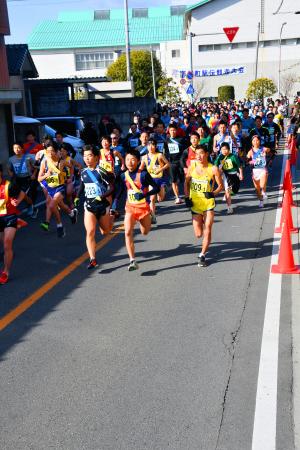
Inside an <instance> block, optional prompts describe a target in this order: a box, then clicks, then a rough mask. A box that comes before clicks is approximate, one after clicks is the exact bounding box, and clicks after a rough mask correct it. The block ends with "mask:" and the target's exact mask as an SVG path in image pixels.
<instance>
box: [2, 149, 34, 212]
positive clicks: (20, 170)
mask: <svg viewBox="0 0 300 450" xmlns="http://www.w3.org/2000/svg"><path fill="white" fill-rule="evenodd" d="M13 152H14V156H11V157H10V158H9V160H8V173H9V176H10V178H11V179H12V180H13V181H14V182H15V183H16V184H17V186H19V188H20V190H21V191H23V192H24V194H25V195H24V200H25V202H26V203H27V204H28V205H29V208H28V211H27V214H28V216H30V217H32V218H33V219H36V218H37V214H38V209H37V208H35V207H34V203H35V201H36V197H37V181H36V176H37V169H36V168H35V158H34V155H31V154H29V153H25V152H24V150H23V148H22V146H21V144H19V143H15V144H14V145H13Z"/></svg>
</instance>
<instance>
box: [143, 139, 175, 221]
mask: <svg viewBox="0 0 300 450" xmlns="http://www.w3.org/2000/svg"><path fill="white" fill-rule="evenodd" d="M169 167H170V163H169V161H168V160H167V159H166V157H165V155H163V154H162V153H160V152H159V151H158V150H157V142H156V140H155V139H153V138H150V139H149V141H148V154H147V155H144V156H143V158H142V162H141V170H144V169H147V171H148V172H149V174H150V175H151V176H152V178H153V179H154V181H155V183H156V184H158V186H159V188H160V190H159V193H158V194H157V195H156V194H155V195H151V197H150V209H151V223H152V224H156V223H157V219H156V214H155V211H156V206H155V202H156V200H158V201H159V202H162V201H163V200H164V198H165V195H166V185H167V184H168V181H169V180H168V177H167V176H166V175H165V171H166V170H167V169H169Z"/></svg>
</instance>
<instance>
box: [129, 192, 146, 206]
mask: <svg viewBox="0 0 300 450" xmlns="http://www.w3.org/2000/svg"><path fill="white" fill-rule="evenodd" d="M135 194H136V192H135V191H134V190H133V189H128V191H127V199H128V203H130V204H131V205H136V204H141V203H145V201H146V199H145V198H142V199H141V200H136V198H135Z"/></svg>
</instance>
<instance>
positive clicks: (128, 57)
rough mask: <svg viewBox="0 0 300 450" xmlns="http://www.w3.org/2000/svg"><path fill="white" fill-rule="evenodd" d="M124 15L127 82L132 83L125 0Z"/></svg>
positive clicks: (126, 0)
mask: <svg viewBox="0 0 300 450" xmlns="http://www.w3.org/2000/svg"><path fill="white" fill-rule="evenodd" d="M124 15H125V16H124V19H125V46H126V72H127V81H131V65H130V42H129V23H128V0H124Z"/></svg>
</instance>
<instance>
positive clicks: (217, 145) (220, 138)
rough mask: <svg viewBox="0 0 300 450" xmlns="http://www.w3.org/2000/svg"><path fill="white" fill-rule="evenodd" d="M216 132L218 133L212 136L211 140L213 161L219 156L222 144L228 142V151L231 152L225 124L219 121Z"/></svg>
mask: <svg viewBox="0 0 300 450" xmlns="http://www.w3.org/2000/svg"><path fill="white" fill-rule="evenodd" d="M218 130H219V132H218V133H217V134H216V135H215V136H214V140H213V153H212V159H215V158H216V157H217V156H218V155H219V153H220V150H221V145H222V144H223V142H228V144H229V146H230V151H231V150H232V139H231V137H230V133H229V132H228V131H227V123H226V122H224V121H221V122H220V123H219V126H218Z"/></svg>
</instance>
